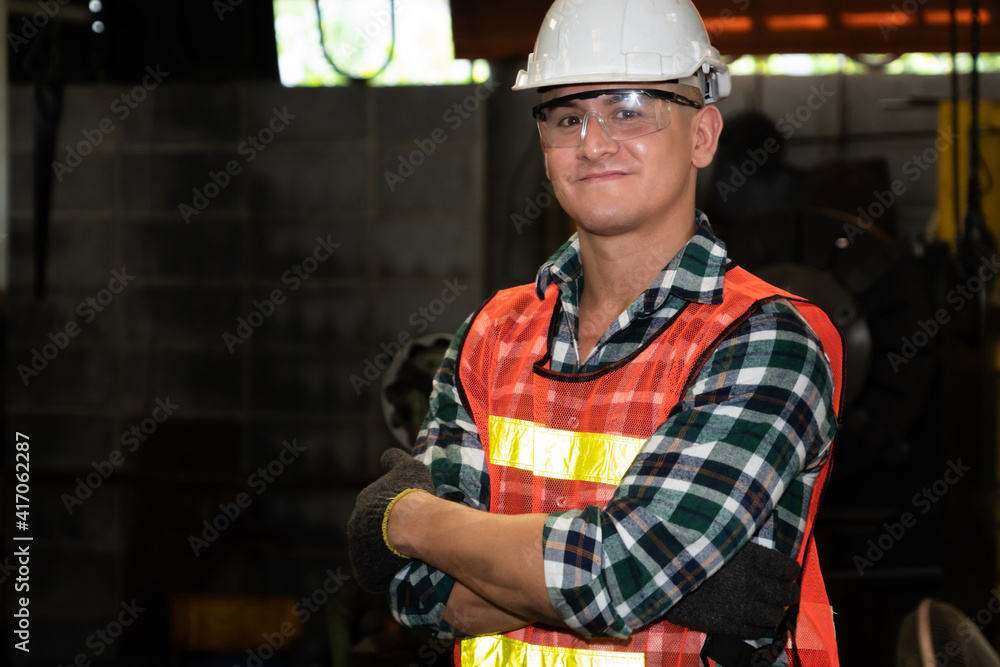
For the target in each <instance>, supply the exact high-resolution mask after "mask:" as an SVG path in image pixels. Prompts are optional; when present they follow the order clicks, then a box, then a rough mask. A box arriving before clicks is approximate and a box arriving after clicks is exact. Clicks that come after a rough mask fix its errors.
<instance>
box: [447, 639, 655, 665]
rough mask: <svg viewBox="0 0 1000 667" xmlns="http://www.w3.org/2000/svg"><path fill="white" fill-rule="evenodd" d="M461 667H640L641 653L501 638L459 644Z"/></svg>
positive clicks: (467, 640) (467, 641)
mask: <svg viewBox="0 0 1000 667" xmlns="http://www.w3.org/2000/svg"><path fill="white" fill-rule="evenodd" d="M459 653H460V659H461V667H482V666H483V665H485V666H486V667H514V666H515V665H518V666H522V665H523V666H524V667H643V665H645V662H646V658H645V656H643V654H642V653H629V652H626V651H594V650H591V649H579V648H561V647H553V646H535V645H534V644H526V643H524V642H522V641H518V640H517V639H511V638H510V637H504V636H503V635H484V636H482V637H471V638H468V639H463V640H462V645H461V648H460V650H459Z"/></svg>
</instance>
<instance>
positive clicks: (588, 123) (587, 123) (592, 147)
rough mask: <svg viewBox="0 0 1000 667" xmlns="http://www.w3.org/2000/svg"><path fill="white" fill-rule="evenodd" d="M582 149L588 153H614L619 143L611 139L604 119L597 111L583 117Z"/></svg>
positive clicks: (589, 112)
mask: <svg viewBox="0 0 1000 667" xmlns="http://www.w3.org/2000/svg"><path fill="white" fill-rule="evenodd" d="M582 125H583V129H582V130H581V136H580V147H581V148H583V149H584V150H585V151H586V152H588V153H589V152H601V153H613V152H614V151H615V150H617V148H618V142H617V141H616V140H615V139H613V138H612V137H611V132H609V131H608V128H607V126H606V125H605V124H604V119H603V118H602V117H601V116H600V115H599V114H598V113H597V112H596V111H588V112H587V113H586V114H584V116H583V123H582Z"/></svg>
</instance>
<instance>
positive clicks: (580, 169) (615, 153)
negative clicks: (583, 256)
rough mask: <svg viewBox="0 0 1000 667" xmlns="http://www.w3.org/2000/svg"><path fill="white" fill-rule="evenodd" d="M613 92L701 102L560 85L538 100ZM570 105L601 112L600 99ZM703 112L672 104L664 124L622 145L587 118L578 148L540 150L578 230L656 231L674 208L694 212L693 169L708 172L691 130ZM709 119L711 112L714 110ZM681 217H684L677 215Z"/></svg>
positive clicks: (681, 89)
mask: <svg viewBox="0 0 1000 667" xmlns="http://www.w3.org/2000/svg"><path fill="white" fill-rule="evenodd" d="M612 88H643V89H650V88H652V89H658V90H664V91H669V92H676V93H679V94H681V95H684V96H685V97H690V98H692V99H695V100H696V101H700V99H699V98H698V97H697V90H696V89H693V88H689V87H686V86H679V85H677V84H657V83H647V84H621V83H618V84H614V83H605V84H590V85H580V86H564V87H560V88H555V89H553V90H550V91H547V92H546V93H544V94H543V96H542V101H543V102H547V101H550V100H553V99H555V98H558V97H563V96H566V95H575V94H577V93H582V92H587V91H591V90H602V89H612ZM602 102H603V103H604V104H603V105H602ZM571 104H572V105H574V107H575V108H576V109H578V110H579V115H582V114H585V113H586V112H587V111H602V112H603V113H607V106H606V100H605V101H602V99H601V98H593V99H581V100H574V101H573V102H571ZM705 112H706V110H701V111H697V110H695V109H692V108H689V107H685V106H681V105H680V104H677V103H671V104H670V125H669V126H667V127H666V128H664V129H662V130H659V131H655V132H653V133H651V134H647V135H645V136H640V137H636V138H633V139H623V140H615V139H612V138H611V137H610V136H609V135H608V134H607V133H606V132H605V131H604V129H603V128H602V127H601V124H600V123H599V122H598V120H597V118H596V117H595V116H594V115H592V114H591V115H590V116H589V119H588V121H587V132H586V136H585V138H584V139H583V141H582V142H580V143H579V145H577V146H574V147H565V148H554V147H548V146H545V145H544V144H543V147H542V149H543V151H544V153H545V168H546V173H547V174H548V177H549V179H550V180H551V181H552V184H553V187H554V189H555V192H556V195H557V197H558V198H559V203H560V204H561V205H562V207H563V209H564V210H565V211H566V212H567V213H568V214H569V215H570V216H571V217H572V218H573V219H574V220H576V222H577V225H578V226H579V227H580V229H581V230H586V231H588V232H590V233H593V234H597V235H613V234H616V233H623V232H627V231H629V230H631V229H635V228H636V227H639V226H644V225H655V224H657V222H660V221H663V220H664V219H667V218H668V217H669V216H670V214H671V212H672V211H674V210H676V209H677V208H678V207H688V208H691V209H692V210H693V205H694V204H693V192H694V189H693V188H694V179H695V178H696V173H697V169H696V167H700V166H707V163H706V164H702V162H704V159H705V156H704V155H702V154H701V152H702V151H699V131H698V129H699V123H698V119H699V118H700V117H701V115H702V114H703V113H705ZM710 113H717V111H715V109H714V108H713V109H711V111H710ZM708 160H709V161H710V160H711V156H709V157H708ZM688 199H690V201H688ZM688 213H691V211H687V212H685V213H684V215H688Z"/></svg>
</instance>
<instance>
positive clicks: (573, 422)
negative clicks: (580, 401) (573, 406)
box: [567, 417, 580, 428]
mask: <svg viewBox="0 0 1000 667" xmlns="http://www.w3.org/2000/svg"><path fill="white" fill-rule="evenodd" d="M567 423H568V424H569V427H570V428H576V425H577V424H579V423H580V420H579V419H577V418H576V417H570V418H569V421H568V422H567Z"/></svg>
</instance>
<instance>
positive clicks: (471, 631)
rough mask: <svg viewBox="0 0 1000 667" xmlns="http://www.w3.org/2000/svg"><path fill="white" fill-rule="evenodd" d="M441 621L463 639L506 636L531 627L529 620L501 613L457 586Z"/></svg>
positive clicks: (463, 587)
mask: <svg viewBox="0 0 1000 667" xmlns="http://www.w3.org/2000/svg"><path fill="white" fill-rule="evenodd" d="M444 620H445V622H447V623H448V625H450V626H451V627H453V628H454V629H455V630H457V631H458V632H461V633H462V634H464V635H486V634H492V633H495V632H508V631H510V630H514V629H516V628H520V627H522V626H525V625H528V624H530V623H531V619H527V618H522V617H520V616H515V615H514V614H512V613H510V612H509V611H507V610H505V609H501V608H500V607H498V606H496V605H495V604H493V603H492V602H490V601H489V600H487V599H485V598H483V597H482V596H481V595H478V594H476V593H473V592H472V591H471V590H469V588H468V587H466V586H465V585H464V584H462V583H458V582H456V583H455V586H454V588H452V591H451V596H450V597H449V598H448V607H447V609H446V610H445V613H444Z"/></svg>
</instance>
